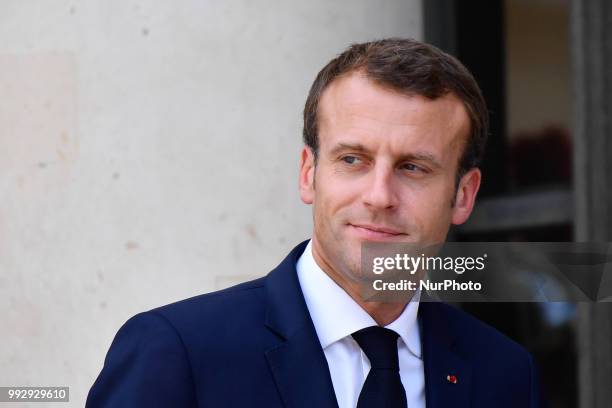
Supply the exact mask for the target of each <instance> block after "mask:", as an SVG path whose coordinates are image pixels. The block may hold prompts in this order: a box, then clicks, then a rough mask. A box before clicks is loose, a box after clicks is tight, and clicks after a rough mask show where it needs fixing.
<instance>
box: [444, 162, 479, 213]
mask: <svg viewBox="0 0 612 408" xmlns="http://www.w3.org/2000/svg"><path fill="white" fill-rule="evenodd" d="M481 177H482V175H481V173H480V169H477V168H473V169H471V170H469V171H468V172H467V173H465V174H464V175H463V177H461V180H460V181H459V188H457V192H456V193H455V194H456V195H455V206H454V207H453V215H452V221H451V222H452V223H453V224H455V225H459V224H463V223H464V222H466V221H467V220H468V218H469V217H470V214H471V213H472V209H473V208H474V203H475V201H476V194H477V193H478V189H479V188H480V180H481Z"/></svg>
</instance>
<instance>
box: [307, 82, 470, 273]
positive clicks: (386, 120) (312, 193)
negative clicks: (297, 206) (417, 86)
mask: <svg viewBox="0 0 612 408" xmlns="http://www.w3.org/2000/svg"><path fill="white" fill-rule="evenodd" d="M318 117H319V123H318V125H319V155H318V160H317V164H316V166H315V163H314V156H313V152H311V151H310V149H308V148H304V150H303V152H302V162H301V171H300V194H301V198H302V200H303V201H304V202H305V203H307V204H312V205H313V217H314V233H313V252H314V255H315V259H316V260H317V262H318V263H319V264H320V265H321V266H322V267H323V269H325V270H326V272H328V273H330V272H331V274H332V275H334V274H341V275H342V276H344V277H347V276H348V277H355V275H356V274H358V273H359V265H360V259H361V258H360V253H361V243H362V242H364V241H379V242H414V243H420V244H433V243H439V242H443V241H444V240H445V239H446V234H447V232H448V229H449V226H450V224H451V223H453V224H460V223H463V222H465V221H466V220H467V218H468V216H469V214H470V212H471V210H472V206H473V203H474V199H475V196H476V192H477V191H478V186H479V184H480V172H479V171H478V170H477V169H473V170H471V171H469V172H468V173H467V174H466V175H464V176H463V177H462V179H461V181H460V184H459V188H458V189H457V188H456V184H455V183H456V179H455V177H456V173H457V170H458V163H459V159H460V156H461V153H462V151H463V148H464V145H465V143H466V140H467V135H468V133H469V129H470V121H469V117H468V114H467V112H466V110H465V107H464V105H463V103H462V102H461V101H460V100H459V99H458V98H457V97H456V96H454V95H453V94H449V95H447V96H444V97H442V98H438V99H436V100H429V99H427V98H425V97H422V96H418V95H415V96H406V95H401V94H399V93H397V92H394V91H391V90H388V89H386V88H383V87H381V86H379V85H377V84H375V83H374V82H372V81H371V80H369V79H367V78H366V77H365V76H364V75H363V74H361V73H359V72H355V73H352V74H350V75H348V76H345V77H342V78H340V79H337V80H335V81H334V82H332V83H331V84H330V85H329V87H328V88H327V89H326V90H325V92H324V93H323V95H322V97H321V100H320V104H319V111H318ZM453 201H455V205H454V206H453V205H452V202H453Z"/></svg>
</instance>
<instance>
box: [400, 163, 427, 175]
mask: <svg viewBox="0 0 612 408" xmlns="http://www.w3.org/2000/svg"><path fill="white" fill-rule="evenodd" d="M401 169H402V170H408V171H410V172H419V173H427V171H426V170H425V169H424V168H422V167H421V166H417V165H416V164H413V163H406V164H403V165H402V166H401Z"/></svg>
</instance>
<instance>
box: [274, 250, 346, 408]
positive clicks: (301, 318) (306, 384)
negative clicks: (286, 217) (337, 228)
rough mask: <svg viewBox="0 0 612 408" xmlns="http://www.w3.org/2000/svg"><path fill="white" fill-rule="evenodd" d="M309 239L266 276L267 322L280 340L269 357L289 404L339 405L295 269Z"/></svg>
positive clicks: (328, 407) (292, 406)
mask: <svg viewBox="0 0 612 408" xmlns="http://www.w3.org/2000/svg"><path fill="white" fill-rule="evenodd" d="M307 243H308V242H307V241H306V242H303V243H301V244H300V245H298V246H297V247H296V248H295V249H294V250H293V251H291V253H290V254H289V255H288V256H287V257H286V258H285V259H284V260H283V262H281V264H280V265H279V266H278V267H277V268H276V269H274V270H273V271H272V272H270V274H269V275H268V277H267V278H266V295H267V301H268V304H267V311H266V326H267V327H268V328H269V329H270V330H272V331H273V332H274V333H276V335H277V336H278V337H279V342H278V343H277V344H276V345H275V346H274V347H272V348H270V349H268V350H267V351H266V352H265V357H266V359H267V361H268V364H269V366H270V370H271V371H272V374H273V377H274V381H275V382H276V386H277V388H278V391H279V393H280V394H281V398H282V400H283V402H284V404H285V405H286V406H287V408H298V407H321V408H338V403H337V402H336V395H335V393H334V388H333V384H332V381H331V375H330V373H329V367H328V365H327V360H326V359H325V354H324V353H323V349H322V348H321V344H320V343H319V339H318V337H317V335H316V331H315V328H314V325H313V323H312V320H311V318H310V314H309V312H308V308H307V306H306V302H305V301H304V295H303V294H302V289H301V288H300V284H299V281H298V278H297V272H296V270H295V264H296V262H297V260H298V258H299V257H300V255H301V254H302V252H303V251H304V248H305V247H306V244H307Z"/></svg>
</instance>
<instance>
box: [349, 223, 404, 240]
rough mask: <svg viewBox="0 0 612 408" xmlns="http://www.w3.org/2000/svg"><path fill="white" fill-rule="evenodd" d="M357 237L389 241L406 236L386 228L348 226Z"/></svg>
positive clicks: (362, 225)
mask: <svg viewBox="0 0 612 408" xmlns="http://www.w3.org/2000/svg"><path fill="white" fill-rule="evenodd" d="M348 226H349V227H350V228H351V230H353V231H354V232H355V233H356V234H357V236H359V237H360V238H362V239H366V240H389V239H391V240H392V239H397V238H401V237H405V236H406V235H407V234H405V233H403V232H401V231H399V230H397V229H395V228H390V227H386V226H379V225H368V224H348Z"/></svg>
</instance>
